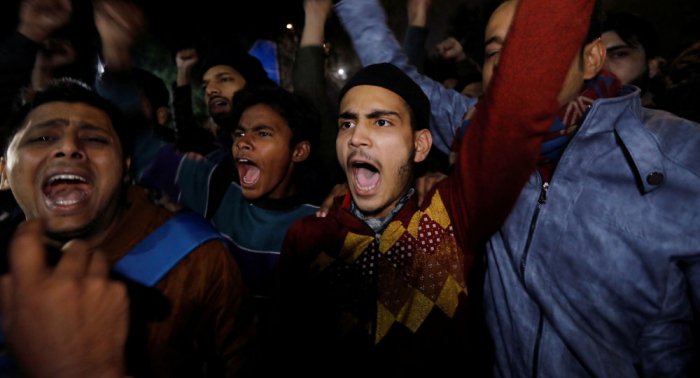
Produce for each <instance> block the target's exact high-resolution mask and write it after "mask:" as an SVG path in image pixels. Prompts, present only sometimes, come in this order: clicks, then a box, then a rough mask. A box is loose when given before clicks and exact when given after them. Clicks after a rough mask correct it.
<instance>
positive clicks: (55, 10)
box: [17, 0, 73, 42]
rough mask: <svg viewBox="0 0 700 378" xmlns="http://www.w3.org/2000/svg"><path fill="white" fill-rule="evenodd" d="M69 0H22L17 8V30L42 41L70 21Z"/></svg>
mask: <svg viewBox="0 0 700 378" xmlns="http://www.w3.org/2000/svg"><path fill="white" fill-rule="evenodd" d="M72 14H73V8H72V5H71V1H70V0H24V1H22V4H21V5H20V8H19V27H18V28H17V31H19V32H20V33H21V34H23V35H24V36H25V37H27V38H29V39H31V40H32V41H34V42H42V41H43V40H45V39H46V38H48V37H49V36H50V35H51V33H53V32H55V31H56V30H58V29H60V28H62V27H63V26H65V25H66V24H67V23H68V21H70V18H71V15H72Z"/></svg>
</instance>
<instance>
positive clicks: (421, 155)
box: [413, 129, 433, 163]
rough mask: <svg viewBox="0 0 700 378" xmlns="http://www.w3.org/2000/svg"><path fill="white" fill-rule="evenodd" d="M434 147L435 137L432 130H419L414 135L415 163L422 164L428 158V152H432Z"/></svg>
mask: <svg viewBox="0 0 700 378" xmlns="http://www.w3.org/2000/svg"><path fill="white" fill-rule="evenodd" d="M432 146H433V135H432V134H430V130H428V129H423V130H418V131H416V132H414V133H413V147H414V148H415V152H416V153H415V155H414V157H413V161H414V162H416V163H420V162H421V161H423V160H425V158H426V157H428V152H430V147H432Z"/></svg>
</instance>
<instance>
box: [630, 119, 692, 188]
mask: <svg viewBox="0 0 700 378" xmlns="http://www.w3.org/2000/svg"><path fill="white" fill-rule="evenodd" d="M640 121H641V122H642V124H643V125H644V127H645V128H646V129H647V130H648V131H649V132H650V133H651V134H652V135H653V136H654V138H655V139H656V140H657V142H658V145H659V148H660V150H661V151H662V153H663V155H664V156H665V157H667V158H668V159H671V160H672V161H674V162H676V163H678V164H680V165H682V166H684V167H685V168H687V169H691V170H692V171H693V172H695V174H697V175H700V168H699V167H698V164H697V163H698V161H700V124H698V123H695V122H693V121H690V120H687V119H684V118H680V117H678V116H675V115H673V114H671V113H669V112H666V111H663V110H656V109H642V111H641V112H640Z"/></svg>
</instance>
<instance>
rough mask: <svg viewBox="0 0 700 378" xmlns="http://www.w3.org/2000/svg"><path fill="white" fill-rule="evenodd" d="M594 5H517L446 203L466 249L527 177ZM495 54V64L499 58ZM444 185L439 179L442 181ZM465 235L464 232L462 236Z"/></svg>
mask: <svg viewBox="0 0 700 378" xmlns="http://www.w3.org/2000/svg"><path fill="white" fill-rule="evenodd" d="M593 4H594V0H570V1H565V2H564V1H559V0H520V2H519V4H518V8H517V11H516V13H515V17H514V20H513V23H512V25H511V28H510V31H509V32H508V35H507V39H506V41H505V44H504V46H503V49H502V51H498V52H496V54H495V55H493V56H492V58H491V59H498V60H497V62H498V64H497V67H496V69H495V71H494V76H493V79H492V80H491V82H490V84H489V87H488V90H487V92H486V94H485V96H484V98H483V99H482V100H481V101H480V102H479V104H478V105H477V107H476V111H475V114H474V116H473V118H472V119H471V121H470V124H469V127H468V128H467V131H466V134H465V135H464V139H463V140H462V142H461V145H460V147H459V152H458V154H459V155H458V159H457V162H456V166H455V170H454V174H453V175H452V176H451V177H450V178H449V179H448V180H449V181H448V183H450V185H452V188H453V190H452V191H450V192H451V199H450V201H451V202H452V203H453V206H454V207H453V208H456V209H459V211H457V212H456V214H455V216H457V217H458V218H459V219H458V222H457V224H460V225H466V226H467V227H460V229H461V230H462V231H460V233H462V232H467V234H466V235H464V234H463V236H465V237H466V238H467V239H466V240H467V241H468V242H469V243H478V242H483V241H485V239H486V238H487V237H489V236H490V234H492V233H493V232H495V231H496V230H497V229H498V228H499V227H500V226H501V224H502V223H503V222H504V221H505V219H506V217H507V216H508V214H509V212H510V210H511V209H512V207H513V206H514V204H515V201H516V200H517V198H518V196H519V195H520V191H521V190H522V188H523V186H524V185H525V183H526V182H527V180H528V178H529V177H530V175H531V174H532V172H533V171H534V169H535V167H536V164H537V160H538V156H539V152H540V146H541V144H542V141H543V137H544V135H545V134H546V133H547V132H548V131H549V129H550V127H551V125H552V122H553V120H554V117H555V115H556V113H557V111H558V109H559V107H560V106H559V103H558V101H557V96H558V94H559V92H560V91H561V88H562V86H563V83H564V78H565V77H566V76H567V73H568V71H569V69H570V68H571V67H572V62H573V60H574V56H575V54H576V53H577V52H578V51H580V49H581V46H582V45H583V41H584V37H585V35H586V32H587V30H588V24H589V20H590V15H591V13H592V9H593ZM499 54H500V57H499ZM446 181H447V180H446ZM466 230H468V231H466Z"/></svg>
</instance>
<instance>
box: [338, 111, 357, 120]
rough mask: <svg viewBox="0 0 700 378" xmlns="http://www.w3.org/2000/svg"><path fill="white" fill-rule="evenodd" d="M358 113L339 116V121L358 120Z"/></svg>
mask: <svg viewBox="0 0 700 378" xmlns="http://www.w3.org/2000/svg"><path fill="white" fill-rule="evenodd" d="M357 118H358V117H357V113H353V112H342V113H340V114H338V119H357Z"/></svg>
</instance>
